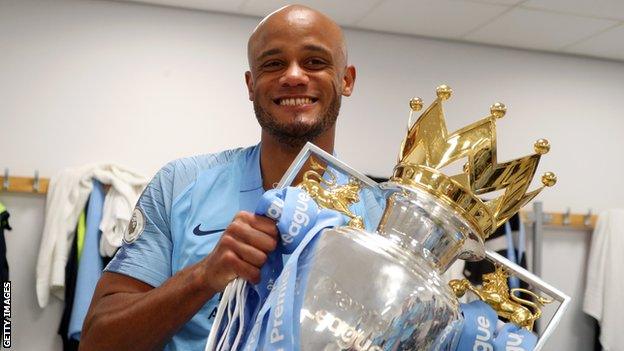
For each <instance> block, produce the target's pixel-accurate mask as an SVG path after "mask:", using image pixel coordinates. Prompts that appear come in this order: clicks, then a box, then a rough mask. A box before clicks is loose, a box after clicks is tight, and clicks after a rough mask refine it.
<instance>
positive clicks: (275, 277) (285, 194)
mask: <svg viewBox="0 0 624 351" xmlns="http://www.w3.org/2000/svg"><path fill="white" fill-rule="evenodd" d="M256 214H259V215H264V216H267V217H269V218H272V219H274V220H275V221H276V223H277V229H278V232H279V235H280V238H279V241H278V242H279V244H278V246H277V248H276V250H275V251H273V252H272V253H271V254H269V256H268V258H267V262H266V263H265V265H264V266H262V269H261V270H260V271H261V281H260V283H258V284H256V285H253V286H251V288H250V286H249V283H247V282H246V281H244V280H242V279H237V280H235V281H234V283H230V284H229V285H228V286H227V288H226V289H225V291H224V293H223V297H222V300H221V303H220V305H219V308H218V311H217V315H216V317H215V320H214V324H213V326H212V329H211V331H210V336H209V338H208V343H207V345H206V350H210V351H212V350H219V351H221V350H239V349H245V350H256V349H258V348H259V349H262V350H278V349H282V350H295V349H298V348H299V347H298V345H297V343H298V339H299V338H298V336H297V335H298V333H299V328H298V324H299V310H300V308H297V306H299V307H300V306H301V304H302V301H300V300H301V298H302V297H303V292H302V291H305V288H304V286H305V282H306V277H307V268H308V266H309V265H308V264H307V262H308V260H309V255H310V253H311V252H312V250H313V248H314V243H315V239H316V237H317V234H318V233H320V232H321V231H323V230H324V229H326V228H331V227H336V226H340V225H343V224H344V223H345V218H344V217H343V215H341V214H340V213H338V212H336V211H331V210H327V209H321V208H319V207H318V205H317V204H316V202H315V201H314V200H313V199H312V198H311V197H310V196H309V195H308V194H307V193H306V192H305V191H304V190H302V189H299V188H292V187H290V188H285V189H275V190H269V191H267V192H266V193H265V194H264V195H263V196H262V198H261V200H260V203H259V204H258V207H257V208H256ZM282 255H290V257H289V258H288V260H287V263H286V265H285V266H283V265H282Z"/></svg>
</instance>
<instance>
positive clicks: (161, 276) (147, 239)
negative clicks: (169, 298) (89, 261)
mask: <svg viewBox="0 0 624 351" xmlns="http://www.w3.org/2000/svg"><path fill="white" fill-rule="evenodd" d="M174 172H175V167H174V164H173V162H172V163H169V164H167V165H166V166H165V167H163V168H162V169H160V170H159V171H158V173H156V175H155V176H154V178H153V179H152V181H151V182H150V183H149V184H148V185H147V187H146V188H145V191H143V194H141V197H140V198H139V200H138V202H137V204H136V207H135V209H134V212H133V214H132V219H131V220H130V224H129V226H128V229H127V231H126V233H125V234H124V243H123V245H122V246H121V248H120V249H119V250H118V251H117V253H116V254H115V256H114V257H113V259H112V260H111V262H110V263H109V264H108V266H107V267H106V268H105V269H104V270H105V271H107V272H115V273H120V274H124V275H127V276H130V277H133V278H135V279H138V280H140V281H142V282H145V283H147V284H149V285H151V286H153V287H158V286H160V285H161V284H162V283H164V282H165V281H166V280H167V279H169V277H171V257H172V249H173V245H172V240H171V230H170V228H171V226H170V213H171V205H172V197H173V181H174Z"/></svg>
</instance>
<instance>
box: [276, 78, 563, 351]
mask: <svg viewBox="0 0 624 351" xmlns="http://www.w3.org/2000/svg"><path fill="white" fill-rule="evenodd" d="M436 95H437V98H436V99H435V101H434V102H433V103H432V104H431V105H430V106H429V107H428V108H427V109H426V110H425V111H424V112H423V113H422V114H421V115H420V117H419V118H418V120H417V121H416V122H415V123H414V124H413V125H412V124H411V117H412V114H414V113H415V112H417V111H420V110H421V109H422V107H423V103H422V100H420V99H418V98H415V99H412V100H411V101H410V108H411V113H410V121H409V122H408V132H407V136H406V137H405V139H404V141H403V143H402V145H401V149H400V152H399V157H398V159H399V160H398V164H397V165H396V167H395V168H394V172H393V175H392V177H391V178H390V180H389V181H388V182H386V183H382V184H377V183H376V182H374V181H373V180H371V179H370V178H368V177H367V176H365V175H363V174H362V173H360V172H358V171H356V170H354V169H352V168H351V167H349V166H348V165H346V164H344V163H343V162H341V161H340V160H338V159H336V158H334V157H333V156H331V155H329V154H327V153H325V152H324V151H323V150H321V149H319V148H318V147H316V146H314V145H313V144H309V143H308V144H307V145H306V146H305V147H304V148H303V150H302V151H301V153H300V154H299V156H298V157H297V158H296V159H295V161H294V162H293V164H292V165H291V167H290V168H289V170H288V171H287V172H286V174H285V175H284V177H283V178H282V180H281V181H280V183H279V184H278V188H282V187H286V186H291V185H293V184H292V182H293V180H294V179H295V177H296V175H297V174H298V173H299V171H300V170H301V168H302V166H303V165H304V164H305V163H306V162H307V161H308V159H309V158H311V157H312V158H315V159H317V160H320V161H321V162H322V163H325V164H326V165H327V167H326V168H322V167H320V166H319V165H318V162H314V163H313V169H312V170H311V171H308V172H307V173H305V174H304V177H303V181H302V182H301V184H299V185H298V186H299V187H301V188H302V189H304V190H306V192H308V193H309V194H310V196H311V197H312V198H313V199H315V200H316V202H317V203H318V205H319V206H320V207H324V208H329V209H333V210H336V211H340V212H341V213H343V214H344V215H345V216H347V218H348V219H349V222H348V225H346V226H343V227H338V228H333V229H327V230H324V231H323V232H322V233H320V234H319V235H320V237H319V238H318V242H317V244H316V247H315V249H314V251H313V253H312V254H311V256H310V258H309V261H308V264H307V267H305V269H306V270H308V273H307V277H306V281H304V282H299V283H298V288H299V289H300V290H301V291H299V292H298V294H300V295H301V299H302V303H301V305H300V310H298V311H297V312H298V313H299V320H300V325H299V329H298V330H297V331H296V332H295V334H296V337H297V338H298V339H299V340H298V342H299V345H300V349H301V350H327V351H329V350H358V351H376V350H454V349H455V347H456V345H457V342H458V338H459V332H460V331H461V328H462V326H463V319H462V314H461V311H460V308H459V302H458V299H457V297H458V296H461V295H463V294H465V293H466V292H467V291H472V292H473V293H474V294H475V295H476V296H477V297H478V298H479V299H481V300H483V301H485V302H486V303H488V304H490V305H491V306H492V307H493V308H494V310H495V311H496V312H497V313H498V315H499V316H500V317H502V318H505V319H507V320H509V321H511V322H514V323H516V324H518V325H519V326H521V327H525V328H527V329H530V328H532V327H533V324H534V323H535V320H536V319H537V318H538V317H539V315H540V306H541V305H543V304H545V303H549V302H552V301H557V302H558V303H559V307H558V308H557V310H556V312H555V314H554V316H553V317H552V318H551V319H550V321H549V323H548V325H547V326H546V328H545V329H544V330H543V332H542V333H541V334H540V335H539V338H538V342H537V346H536V349H537V350H539V349H541V347H542V346H543V345H544V342H545V341H546V339H547V338H548V337H549V336H550V335H551V334H552V331H553V330H554V328H555V327H556V325H557V324H558V322H559V320H560V319H561V316H562V314H563V313H564V311H565V309H566V307H567V304H568V303H569V297H568V296H566V295H565V294H563V293H562V292H560V291H559V290H557V289H556V288H554V287H552V286H550V285H549V284H548V283H546V282H544V281H543V280H541V279H540V278H539V277H537V276H535V275H533V274H531V273H530V272H528V271H526V270H524V269H523V268H522V267H520V266H518V265H516V264H514V263H512V262H511V261H508V260H506V259H505V258H503V257H502V256H499V255H497V254H496V253H493V252H486V250H485V248H484V240H485V239H486V238H487V237H488V236H489V235H490V234H491V233H493V232H494V230H496V228H497V227H499V226H500V225H501V224H503V223H505V222H506V221H507V220H508V219H509V218H510V217H511V216H513V215H514V214H515V213H516V212H518V211H519V209H520V208H521V207H522V206H524V205H525V204H527V203H528V202H529V201H530V200H531V199H533V198H534V197H535V196H536V195H537V194H538V193H539V192H540V191H541V190H542V188H544V187H546V186H553V185H554V184H555V182H556V177H555V175H554V174H553V173H550V172H547V173H545V174H544V175H543V176H542V179H541V180H542V183H543V186H542V187H540V188H539V189H537V190H532V191H528V192H527V189H528V187H529V185H530V182H531V180H532V178H533V176H534V174H535V172H536V168H537V166H538V163H539V160H540V157H541V155H543V154H545V153H547V152H548V151H549V149H550V145H549V143H548V141H547V140H544V139H540V140H538V141H537V142H536V143H535V145H534V149H535V154H533V155H529V156H526V157H522V158H518V159H515V160H511V161H508V162H504V163H499V162H498V161H497V155H496V120H497V119H499V118H502V117H503V116H504V115H505V112H506V108H505V106H504V105H503V104H501V103H496V104H494V105H492V107H491V109H490V115H489V116H487V117H485V118H483V119H481V120H479V121H477V122H475V123H473V124H470V125H468V126H466V127H464V128H462V129H460V130H458V131H456V132H454V133H449V132H448V131H447V128H446V123H445V117H444V113H443V108H442V103H443V101H445V100H448V99H449V98H450V96H451V89H450V88H449V87H447V86H444V85H443V86H440V87H438V88H437V89H436ZM462 159H467V162H466V163H465V164H464V166H463V171H462V172H460V173H459V174H453V175H449V174H446V173H443V171H442V169H443V168H444V167H445V166H447V165H449V164H451V163H453V162H455V161H460V160H462ZM333 173H342V174H345V175H347V176H348V178H349V181H348V182H346V183H345V184H337V182H336V181H335V179H336V177H335V174H333ZM493 192H497V193H495V194H493V195H491V196H490V197H487V195H488V194H492V193H493ZM362 197H366V199H367V200H368V201H369V203H370V202H373V203H375V202H376V203H377V204H378V205H379V208H380V209H382V210H380V211H379V213H378V214H375V213H373V212H374V211H373V212H371V213H368V214H366V216H365V217H368V218H364V219H367V220H368V222H369V226H370V223H374V224H377V223H376V222H378V224H377V226H376V228H374V227H372V228H365V227H366V226H365V221H364V220H363V218H362V216H358V215H357V214H356V213H354V211H352V210H351V208H352V207H353V204H354V203H356V202H358V201H362V200H363V199H362ZM486 198H487V200H486ZM375 216H377V217H379V218H374V217H375ZM457 259H464V260H470V261H475V260H481V259H488V260H490V261H493V262H494V263H495V264H496V267H497V270H496V272H494V273H491V274H490V275H488V276H487V277H485V278H486V279H485V283H484V285H483V287H482V288H477V287H474V286H471V285H470V284H469V283H468V282H467V281H465V280H456V281H452V282H451V284H450V285H449V284H447V283H446V282H445V281H444V280H443V279H442V278H441V275H442V274H443V273H444V272H445V271H446V270H447V269H448V268H449V267H450V266H451V265H452V264H453V263H454V262H455V261H456V260H457ZM509 274H512V275H515V276H517V277H519V278H521V279H523V280H524V281H526V282H528V283H530V285H531V286H532V288H533V289H534V290H536V291H538V292H539V293H538V294H535V293H532V292H530V291H528V290H523V291H511V292H510V291H509V290H508V288H507V284H506V278H507V276H508V275H509ZM517 292H523V293H527V292H528V293H530V294H532V296H533V297H534V298H535V299H534V301H533V302H530V303H528V304H527V303H523V300H521V299H519V298H518V297H517V296H516V295H515V293H517ZM539 294H545V295H546V296H547V297H542V296H540V295H539ZM297 308H299V307H297Z"/></svg>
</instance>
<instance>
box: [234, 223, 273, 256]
mask: <svg viewBox="0 0 624 351" xmlns="http://www.w3.org/2000/svg"><path fill="white" fill-rule="evenodd" d="M230 234H231V235H232V236H233V237H235V238H236V239H237V240H238V241H242V242H244V243H246V244H248V245H251V246H253V247H255V248H257V249H259V250H261V251H263V252H266V253H269V252H271V251H273V250H275V247H276V246H277V239H276V238H275V237H273V236H270V235H268V234H267V233H265V232H262V231H260V230H257V229H255V228H253V227H251V226H250V225H249V224H246V223H241V224H240V225H238V226H237V227H235V228H233V229H232V231H231V233H230Z"/></svg>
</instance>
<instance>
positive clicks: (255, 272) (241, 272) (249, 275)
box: [233, 259, 260, 284]
mask: <svg viewBox="0 0 624 351" xmlns="http://www.w3.org/2000/svg"><path fill="white" fill-rule="evenodd" d="M233 268H234V271H235V272H236V274H237V275H238V276H239V277H241V278H243V279H245V280H248V281H250V282H252V283H253V284H258V283H259V282H260V269H259V268H258V267H255V266H253V265H251V264H249V263H247V262H245V261H244V260H243V259H239V260H236V262H235V263H234V267H233Z"/></svg>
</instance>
